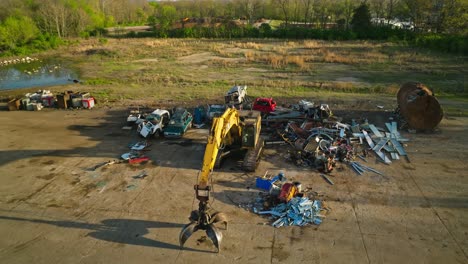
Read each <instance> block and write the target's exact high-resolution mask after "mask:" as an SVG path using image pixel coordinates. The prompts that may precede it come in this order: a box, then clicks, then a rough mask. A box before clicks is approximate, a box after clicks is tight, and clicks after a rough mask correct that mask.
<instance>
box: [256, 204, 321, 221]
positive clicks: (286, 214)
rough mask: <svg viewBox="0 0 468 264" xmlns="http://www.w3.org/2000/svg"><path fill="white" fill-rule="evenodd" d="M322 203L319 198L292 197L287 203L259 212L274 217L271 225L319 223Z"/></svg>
mask: <svg viewBox="0 0 468 264" xmlns="http://www.w3.org/2000/svg"><path fill="white" fill-rule="evenodd" d="M320 210H322V203H321V202H320V201H319V200H315V201H312V200H309V199H308V198H306V197H294V198H292V199H291V200H290V201H289V202H288V203H287V204H279V205H277V206H276V207H273V208H271V209H270V211H261V212H258V213H259V214H270V215H271V216H272V217H273V218H274V219H276V220H275V221H274V222H273V223H272V224H271V225H272V226H274V227H281V226H290V225H295V226H305V225H308V224H315V225H319V224H320V223H322V218H321V216H320Z"/></svg>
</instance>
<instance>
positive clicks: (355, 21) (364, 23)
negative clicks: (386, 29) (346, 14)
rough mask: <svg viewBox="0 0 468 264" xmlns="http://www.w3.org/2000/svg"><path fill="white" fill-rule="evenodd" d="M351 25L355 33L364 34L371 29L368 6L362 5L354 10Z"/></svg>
mask: <svg viewBox="0 0 468 264" xmlns="http://www.w3.org/2000/svg"><path fill="white" fill-rule="evenodd" d="M351 25H352V26H353V30H354V31H356V32H364V31H366V30H368V29H369V28H370V27H371V14H370V11H369V6H368V5H367V4H366V3H362V4H361V5H360V6H358V7H357V8H356V9H354V15H353V18H352V19H351Z"/></svg>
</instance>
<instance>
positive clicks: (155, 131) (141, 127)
mask: <svg viewBox="0 0 468 264" xmlns="http://www.w3.org/2000/svg"><path fill="white" fill-rule="evenodd" d="M170 117H171V114H170V113H169V111H167V110H163V109H156V110H154V111H153V112H152V113H150V114H148V115H147V116H146V118H145V120H143V121H142V122H140V123H139V124H138V128H137V132H138V133H139V135H140V136H142V137H144V138H149V137H152V136H155V135H157V136H162V135H163V130H164V128H165V127H166V126H167V124H168V123H169V120H170Z"/></svg>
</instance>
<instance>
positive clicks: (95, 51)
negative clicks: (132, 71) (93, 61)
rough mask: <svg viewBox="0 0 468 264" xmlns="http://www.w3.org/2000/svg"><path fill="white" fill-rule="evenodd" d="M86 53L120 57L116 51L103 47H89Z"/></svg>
mask: <svg viewBox="0 0 468 264" xmlns="http://www.w3.org/2000/svg"><path fill="white" fill-rule="evenodd" d="M85 53H86V55H88V56H92V55H101V56H104V57H111V58H114V57H118V54H117V52H116V51H113V50H109V49H102V48H96V49H88V50H86V51H85Z"/></svg>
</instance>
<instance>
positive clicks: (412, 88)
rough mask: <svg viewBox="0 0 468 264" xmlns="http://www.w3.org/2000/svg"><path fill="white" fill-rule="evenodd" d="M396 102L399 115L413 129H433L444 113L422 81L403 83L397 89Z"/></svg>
mask: <svg viewBox="0 0 468 264" xmlns="http://www.w3.org/2000/svg"><path fill="white" fill-rule="evenodd" d="M397 102H398V106H399V107H400V113H401V115H402V116H403V118H404V119H405V120H406V121H407V122H408V125H409V126H410V127H411V128H414V129H418V130H431V129H434V128H435V127H436V126H437V125H438V124H439V123H440V121H441V120H442V117H443V114H444V112H443V110H442V107H441V106H440V104H439V102H438V101H437V99H436V98H435V97H434V93H433V92H432V91H431V90H430V89H429V88H427V87H426V86H425V85H424V84H422V83H418V82H407V83H405V84H403V85H402V86H401V87H400V90H399V91H398V94H397Z"/></svg>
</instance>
